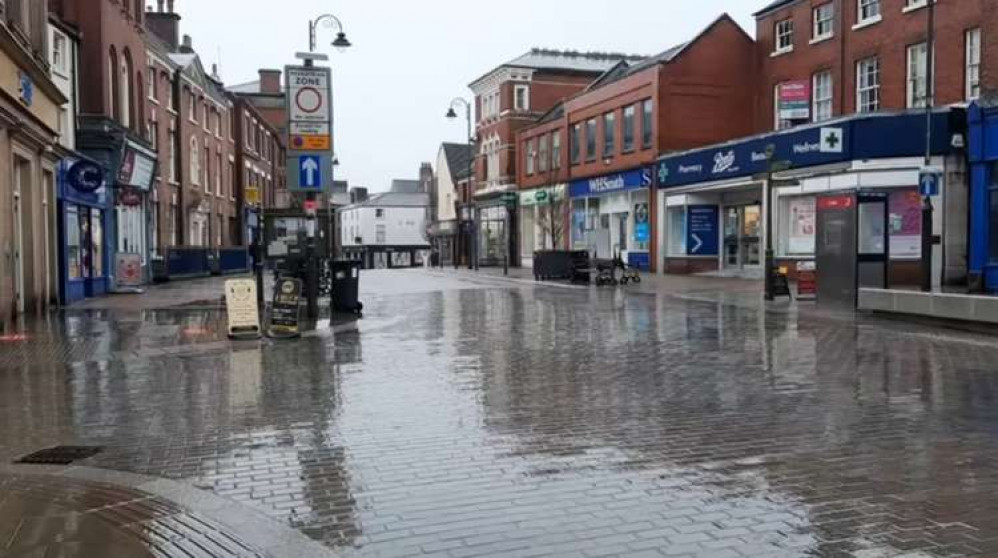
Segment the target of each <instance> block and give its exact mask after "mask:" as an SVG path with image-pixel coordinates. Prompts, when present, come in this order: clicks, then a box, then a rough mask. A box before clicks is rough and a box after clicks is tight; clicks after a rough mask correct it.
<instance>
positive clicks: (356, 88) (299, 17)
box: [150, 0, 768, 191]
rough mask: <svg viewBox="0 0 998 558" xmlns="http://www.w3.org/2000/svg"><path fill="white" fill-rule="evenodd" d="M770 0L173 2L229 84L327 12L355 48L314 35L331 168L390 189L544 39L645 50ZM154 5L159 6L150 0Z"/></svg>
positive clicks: (745, 14) (282, 56)
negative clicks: (458, 105)
mask: <svg viewBox="0 0 998 558" xmlns="http://www.w3.org/2000/svg"><path fill="white" fill-rule="evenodd" d="M767 2H768V0H505V1H501V2H481V1H473V0H422V1H419V0H349V1H345V2H332V1H328V0H283V1H278V2H274V1H273V0H176V9H177V11H178V12H179V13H180V14H181V16H182V17H183V20H182V21H181V33H185V34H190V35H191V36H192V37H193V40H194V47H195V49H196V50H197V51H198V52H199V53H200V55H201V58H202V60H203V62H204V64H205V66H206V67H207V68H210V67H211V64H212V63H215V62H220V63H221V64H220V65H221V74H222V78H223V80H224V81H225V82H226V83H227V84H236V83H242V82H246V81H250V80H254V79H256V75H257V69H258V68H282V67H283V66H284V65H285V64H288V63H293V62H294V53H295V52H297V51H304V50H307V48H308V20H309V19H310V18H314V17H316V16H318V15H320V14H323V13H327V12H331V13H333V14H335V15H336V16H337V17H339V18H340V19H341V20H342V21H343V25H344V27H345V31H346V33H347V36H348V37H349V39H350V40H351V41H352V42H353V44H354V46H353V48H351V49H350V50H348V51H347V52H346V53H342V54H341V53H339V52H336V51H335V50H334V49H333V48H332V47H330V46H329V43H331V42H332V40H333V39H334V38H335V32H334V30H333V29H320V30H319V42H320V47H321V49H322V51H323V52H326V53H327V54H329V55H330V65H331V66H332V68H333V80H334V82H333V83H334V85H333V87H334V96H335V112H336V125H335V132H336V138H335V141H336V146H335V147H336V152H337V155H338V156H339V159H340V162H341V166H340V167H339V169H338V171H339V172H338V175H339V176H338V178H340V179H347V180H349V181H350V184H351V186H366V187H368V188H370V189H372V190H374V191H379V190H385V189H387V187H388V185H389V182H390V181H391V179H392V178H416V177H417V173H418V170H419V164H420V162H422V161H429V162H432V163H434V164H435V163H436V155H437V149H438V148H439V146H440V142H442V141H453V142H462V141H464V140H465V138H464V136H465V132H464V130H465V125H464V122H463V119H462V120H461V121H449V120H447V119H445V118H444V114H445V112H446V111H447V107H448V105H449V103H450V101H451V99H453V98H454V97H456V96H463V97H466V98H469V99H470V95H471V93H470V91H469V90H468V87H467V85H468V83H470V82H471V81H472V80H474V79H475V78H477V77H479V76H481V75H482V74H484V73H486V72H488V71H489V70H491V69H492V68H494V67H495V66H498V65H499V64H502V63H504V62H507V61H509V60H510V59H512V58H515V57H516V56H518V55H520V54H522V53H523V52H525V51H527V50H529V49H530V48H531V47H545V48H558V49H575V50H599V51H613V52H627V53H636V54H646V55H651V54H655V53H658V52H660V51H662V50H665V49H666V48H668V47H670V46H672V45H674V44H677V43H681V42H684V41H686V40H688V39H689V38H691V37H692V36H693V35H695V34H696V33H697V32H698V31H699V30H700V29H702V28H703V27H704V26H706V25H707V24H709V23H710V22H711V21H713V20H714V19H715V18H717V17H718V16H719V15H720V14H722V13H724V12H728V13H729V14H731V16H732V17H734V18H735V20H736V21H738V23H739V24H741V25H742V26H743V27H744V28H745V29H746V30H747V31H748V32H749V33H750V34H752V35H754V34H755V27H754V22H753V20H752V17H751V14H752V12H753V11H755V10H758V9H759V8H761V7H762V6H764V5H765V4H766V3H767ZM150 3H152V4H154V3H155V2H153V1H152V0H150Z"/></svg>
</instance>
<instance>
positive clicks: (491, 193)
mask: <svg viewBox="0 0 998 558" xmlns="http://www.w3.org/2000/svg"><path fill="white" fill-rule="evenodd" d="M638 59H639V58H638V57H633V56H626V55H622V54H606V53H579V52H563V51H555V50H542V49H533V50H531V51H530V52H528V53H526V54H524V55H522V56H520V57H518V58H515V59H514V60H511V61H510V62H508V63H506V64H503V65H501V66H499V67H497V68H495V69H493V70H491V71H490V72H489V73H487V74H486V75H484V76H482V77H481V78H479V79H477V80H475V81H474V82H472V84H471V85H470V87H471V90H472V92H473V93H474V95H475V100H474V105H475V110H476V116H477V118H476V124H475V134H476V138H477V145H478V154H477V157H476V162H475V181H474V192H472V193H463V192H462V193H461V196H460V197H461V198H462V199H463V200H472V203H473V204H474V213H475V218H474V221H475V229H476V234H475V235H474V236H475V238H476V240H475V241H473V242H474V244H475V248H476V250H475V252H476V253H477V259H478V261H479V262H480V263H481V264H482V265H500V264H501V263H502V260H503V258H504V257H505V256H506V253H507V252H506V251H507V250H508V253H509V254H510V255H511V256H512V257H511V260H510V261H511V263H512V264H514V265H516V264H517V263H518V258H516V257H515V256H516V254H518V253H519V252H518V250H519V248H518V246H517V238H516V237H517V235H516V234H515V231H516V230H517V225H516V218H515V216H516V214H515V212H513V213H512V214H510V215H509V216H508V217H509V218H508V222H509V223H510V228H511V231H510V232H512V233H514V234H507V231H506V222H507V214H506V212H507V209H506V206H505V202H503V200H502V195H503V194H504V193H507V192H514V193H515V192H516V191H517V189H518V188H517V184H516V177H517V161H518V158H517V150H516V141H515V135H516V133H517V132H518V131H519V130H520V129H522V128H525V127H527V126H530V125H532V124H533V123H534V122H535V121H536V119H537V118H538V117H540V116H541V115H543V114H545V113H546V112H548V111H549V110H550V109H551V108H552V107H554V106H555V105H556V104H558V103H559V102H560V101H561V100H562V99H565V98H567V97H569V96H571V95H573V94H575V93H578V92H579V91H582V90H583V89H585V88H586V87H587V86H588V85H589V84H590V83H591V82H592V81H593V80H594V79H596V78H597V77H599V76H600V75H601V74H603V73H604V72H605V71H607V70H609V69H610V68H612V67H613V66H614V65H616V64H617V63H618V62H619V61H621V60H628V61H635V60H638ZM469 194H470V195H469Z"/></svg>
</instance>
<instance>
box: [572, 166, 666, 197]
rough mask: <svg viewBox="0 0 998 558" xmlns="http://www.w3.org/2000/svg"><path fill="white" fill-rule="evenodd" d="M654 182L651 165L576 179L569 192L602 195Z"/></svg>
mask: <svg viewBox="0 0 998 558" xmlns="http://www.w3.org/2000/svg"><path fill="white" fill-rule="evenodd" d="M653 182H654V178H653V174H652V169H651V167H645V168H640V169H634V170H631V171H627V172H622V173H617V174H608V175H605V176H599V177H596V178H585V179H582V180H575V181H573V182H572V183H571V184H570V185H569V194H570V195H571V197H573V198H585V197H589V196H601V195H603V194H611V193H615V192H626V191H628V190H638V189H641V188H650V187H651V186H652V184H653Z"/></svg>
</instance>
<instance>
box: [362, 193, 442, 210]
mask: <svg viewBox="0 0 998 558" xmlns="http://www.w3.org/2000/svg"><path fill="white" fill-rule="evenodd" d="M429 206H430V195H429V194H423V193H401V192H384V193H381V194H372V195H371V197H369V198H367V199H366V200H364V201H362V202H359V203H355V204H352V205H348V206H346V207H345V208H344V209H356V208H360V207H429Z"/></svg>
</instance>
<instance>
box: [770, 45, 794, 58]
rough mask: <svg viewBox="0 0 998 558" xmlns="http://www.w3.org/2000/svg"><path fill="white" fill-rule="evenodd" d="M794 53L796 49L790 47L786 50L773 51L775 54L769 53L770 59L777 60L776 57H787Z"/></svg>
mask: <svg viewBox="0 0 998 558" xmlns="http://www.w3.org/2000/svg"><path fill="white" fill-rule="evenodd" d="M793 51H794V48H793V47H790V48H785V49H783V50H775V51H773V52H771V53H769V57H770V58H776V57H778V56H783V55H785V54H790V53H791V52H793Z"/></svg>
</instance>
